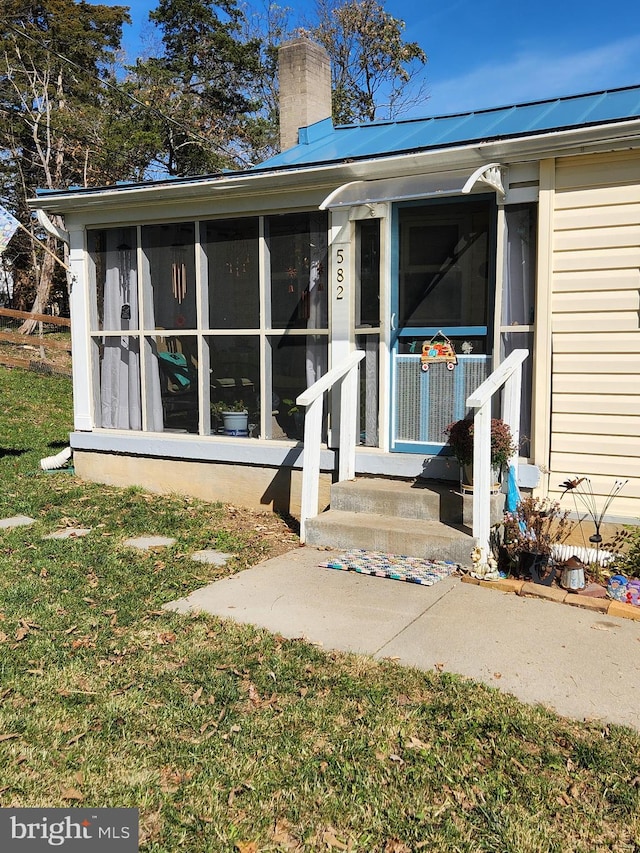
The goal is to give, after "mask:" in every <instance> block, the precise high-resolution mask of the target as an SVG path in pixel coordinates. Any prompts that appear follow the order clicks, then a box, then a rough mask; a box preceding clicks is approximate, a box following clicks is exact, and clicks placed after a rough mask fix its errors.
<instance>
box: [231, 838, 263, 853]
mask: <svg viewBox="0 0 640 853" xmlns="http://www.w3.org/2000/svg"><path fill="white" fill-rule="evenodd" d="M235 847H236V850H237V851H238V853H258V845H257V844H256V842H255V841H236V844H235Z"/></svg>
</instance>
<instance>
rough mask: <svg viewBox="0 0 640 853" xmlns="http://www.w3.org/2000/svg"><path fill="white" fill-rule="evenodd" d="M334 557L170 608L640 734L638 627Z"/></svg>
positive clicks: (230, 583)
mask: <svg viewBox="0 0 640 853" xmlns="http://www.w3.org/2000/svg"><path fill="white" fill-rule="evenodd" d="M328 556H329V555H328V554H327V552H326V551H321V550H318V549H316V548H310V547H305V548H300V549H297V550H294V551H291V552H289V553H288V554H285V555H284V556H282V557H276V558H274V559H272V560H268V561H266V562H264V563H261V564H259V565H257V566H255V567H254V568H251V569H248V570H246V571H243V572H240V573H239V574H237V575H234V576H232V577H229V578H224V579H222V580H219V581H216V582H215V583H212V584H210V585H209V586H207V587H205V588H203V589H200V590H197V591H196V592H193V593H192V594H191V595H189V596H188V597H186V598H183V599H179V600H178V601H174V602H171V603H170V604H168V605H166V606H167V608H168V609H171V610H177V611H179V612H189V611H191V610H201V611H205V612H208V613H213V614H215V615H217V616H221V617H225V618H230V619H234V620H235V621H238V622H242V623H249V624H252V625H257V626H260V627H263V628H266V629H268V630H269V631H272V632H274V633H280V634H282V635H283V636H285V637H288V638H304V639H306V640H308V641H309V642H312V643H318V644H321V645H322V646H323V647H324V648H325V649H337V650H341V651H347V652H357V653H360V654H367V655H372V656H374V657H376V658H392V659H394V660H397V661H398V662H399V663H401V664H406V665H409V666H414V667H417V668H418V669H422V670H424V671H433V670H434V669H435V670H439V671H446V672H452V673H457V674H459V675H463V676H467V677H469V678H473V679H475V680H476V681H480V682H484V683H485V684H488V685H490V686H492V687H496V688H498V689H500V690H503V691H505V692H508V693H512V694H513V695H515V696H517V697H518V698H519V699H520V700H522V701H524V702H528V703H532V704H537V703H540V704H543V705H545V706H547V707H550V708H552V709H553V710H555V711H557V712H558V713H559V714H562V715H564V716H568V717H573V718H576V719H601V720H603V721H606V722H611V723H620V724H624V725H628V726H632V727H634V728H636V729H639V730H640V678H639V677H638V673H639V671H640V668H639V663H640V622H634V621H630V620H626V619H620V618H617V617H611V616H609V615H607V614H602V613H596V612H592V611H589V610H583V609H581V608H578V607H570V606H568V605H563V604H558V603H556V602H552V601H544V600H541V599H537V598H527V597H520V596H517V595H514V594H505V593H502V592H498V591H496V590H492V589H486V588H483V587H480V586H475V585H472V584H466V583H461V579H460V578H459V577H450V578H446V579H445V580H443V581H440V582H439V583H437V584H435V586H432V587H425V586H419V585H416V584H409V583H402V582H399V581H392V580H386V579H383V578H372V577H367V576H364V575H358V574H355V573H352V572H342V571H335V570H332V569H326V568H320V567H319V565H318V564H319V563H321V562H323V560H326V559H327V557H328Z"/></svg>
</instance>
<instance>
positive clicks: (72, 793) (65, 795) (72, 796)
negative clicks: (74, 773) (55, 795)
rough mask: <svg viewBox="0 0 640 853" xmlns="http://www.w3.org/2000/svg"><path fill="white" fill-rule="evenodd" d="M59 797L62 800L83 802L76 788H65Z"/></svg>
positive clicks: (82, 797)
mask: <svg viewBox="0 0 640 853" xmlns="http://www.w3.org/2000/svg"><path fill="white" fill-rule="evenodd" d="M60 797H61V799H63V800H78V801H80V800H84V796H83V795H82V794H81V793H80V791H79V790H78V789H77V788H65V789H64V791H63V792H62V793H61V794H60Z"/></svg>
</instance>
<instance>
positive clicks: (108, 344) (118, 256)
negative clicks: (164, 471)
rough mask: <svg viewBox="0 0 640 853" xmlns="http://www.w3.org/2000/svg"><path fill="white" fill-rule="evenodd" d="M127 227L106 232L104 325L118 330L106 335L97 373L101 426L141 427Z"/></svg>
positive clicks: (132, 256) (132, 257) (134, 285)
mask: <svg viewBox="0 0 640 853" xmlns="http://www.w3.org/2000/svg"><path fill="white" fill-rule="evenodd" d="M131 237H132V234H131V231H130V229H118V228H114V229H110V230H108V231H107V232H106V274H105V282H104V307H103V311H104V314H103V328H104V330H105V331H107V332H111V331H116V330H120V331H121V333H122V334H121V335H120V336H118V337H112V336H105V338H104V344H103V346H104V350H103V356H102V365H101V376H100V408H101V416H102V423H101V426H103V427H105V428H107V429H135V430H139V429H142V403H141V397H140V342H139V339H138V338H136V337H131V336H130V335H129V334H128V332H129V330H130V329H137V328H138V274H137V269H136V263H135V261H136V249H135V243H133V244H132V240H131Z"/></svg>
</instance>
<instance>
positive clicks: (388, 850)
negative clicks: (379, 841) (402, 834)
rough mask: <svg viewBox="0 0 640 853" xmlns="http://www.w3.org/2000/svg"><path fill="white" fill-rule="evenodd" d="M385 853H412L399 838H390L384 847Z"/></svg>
mask: <svg viewBox="0 0 640 853" xmlns="http://www.w3.org/2000/svg"><path fill="white" fill-rule="evenodd" d="M384 853H411V848H410V847H407V845H406V844H404V843H403V842H402V841H399V840H398V839H397V838H390V839H389V840H388V841H387V843H386V844H385V845H384Z"/></svg>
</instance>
